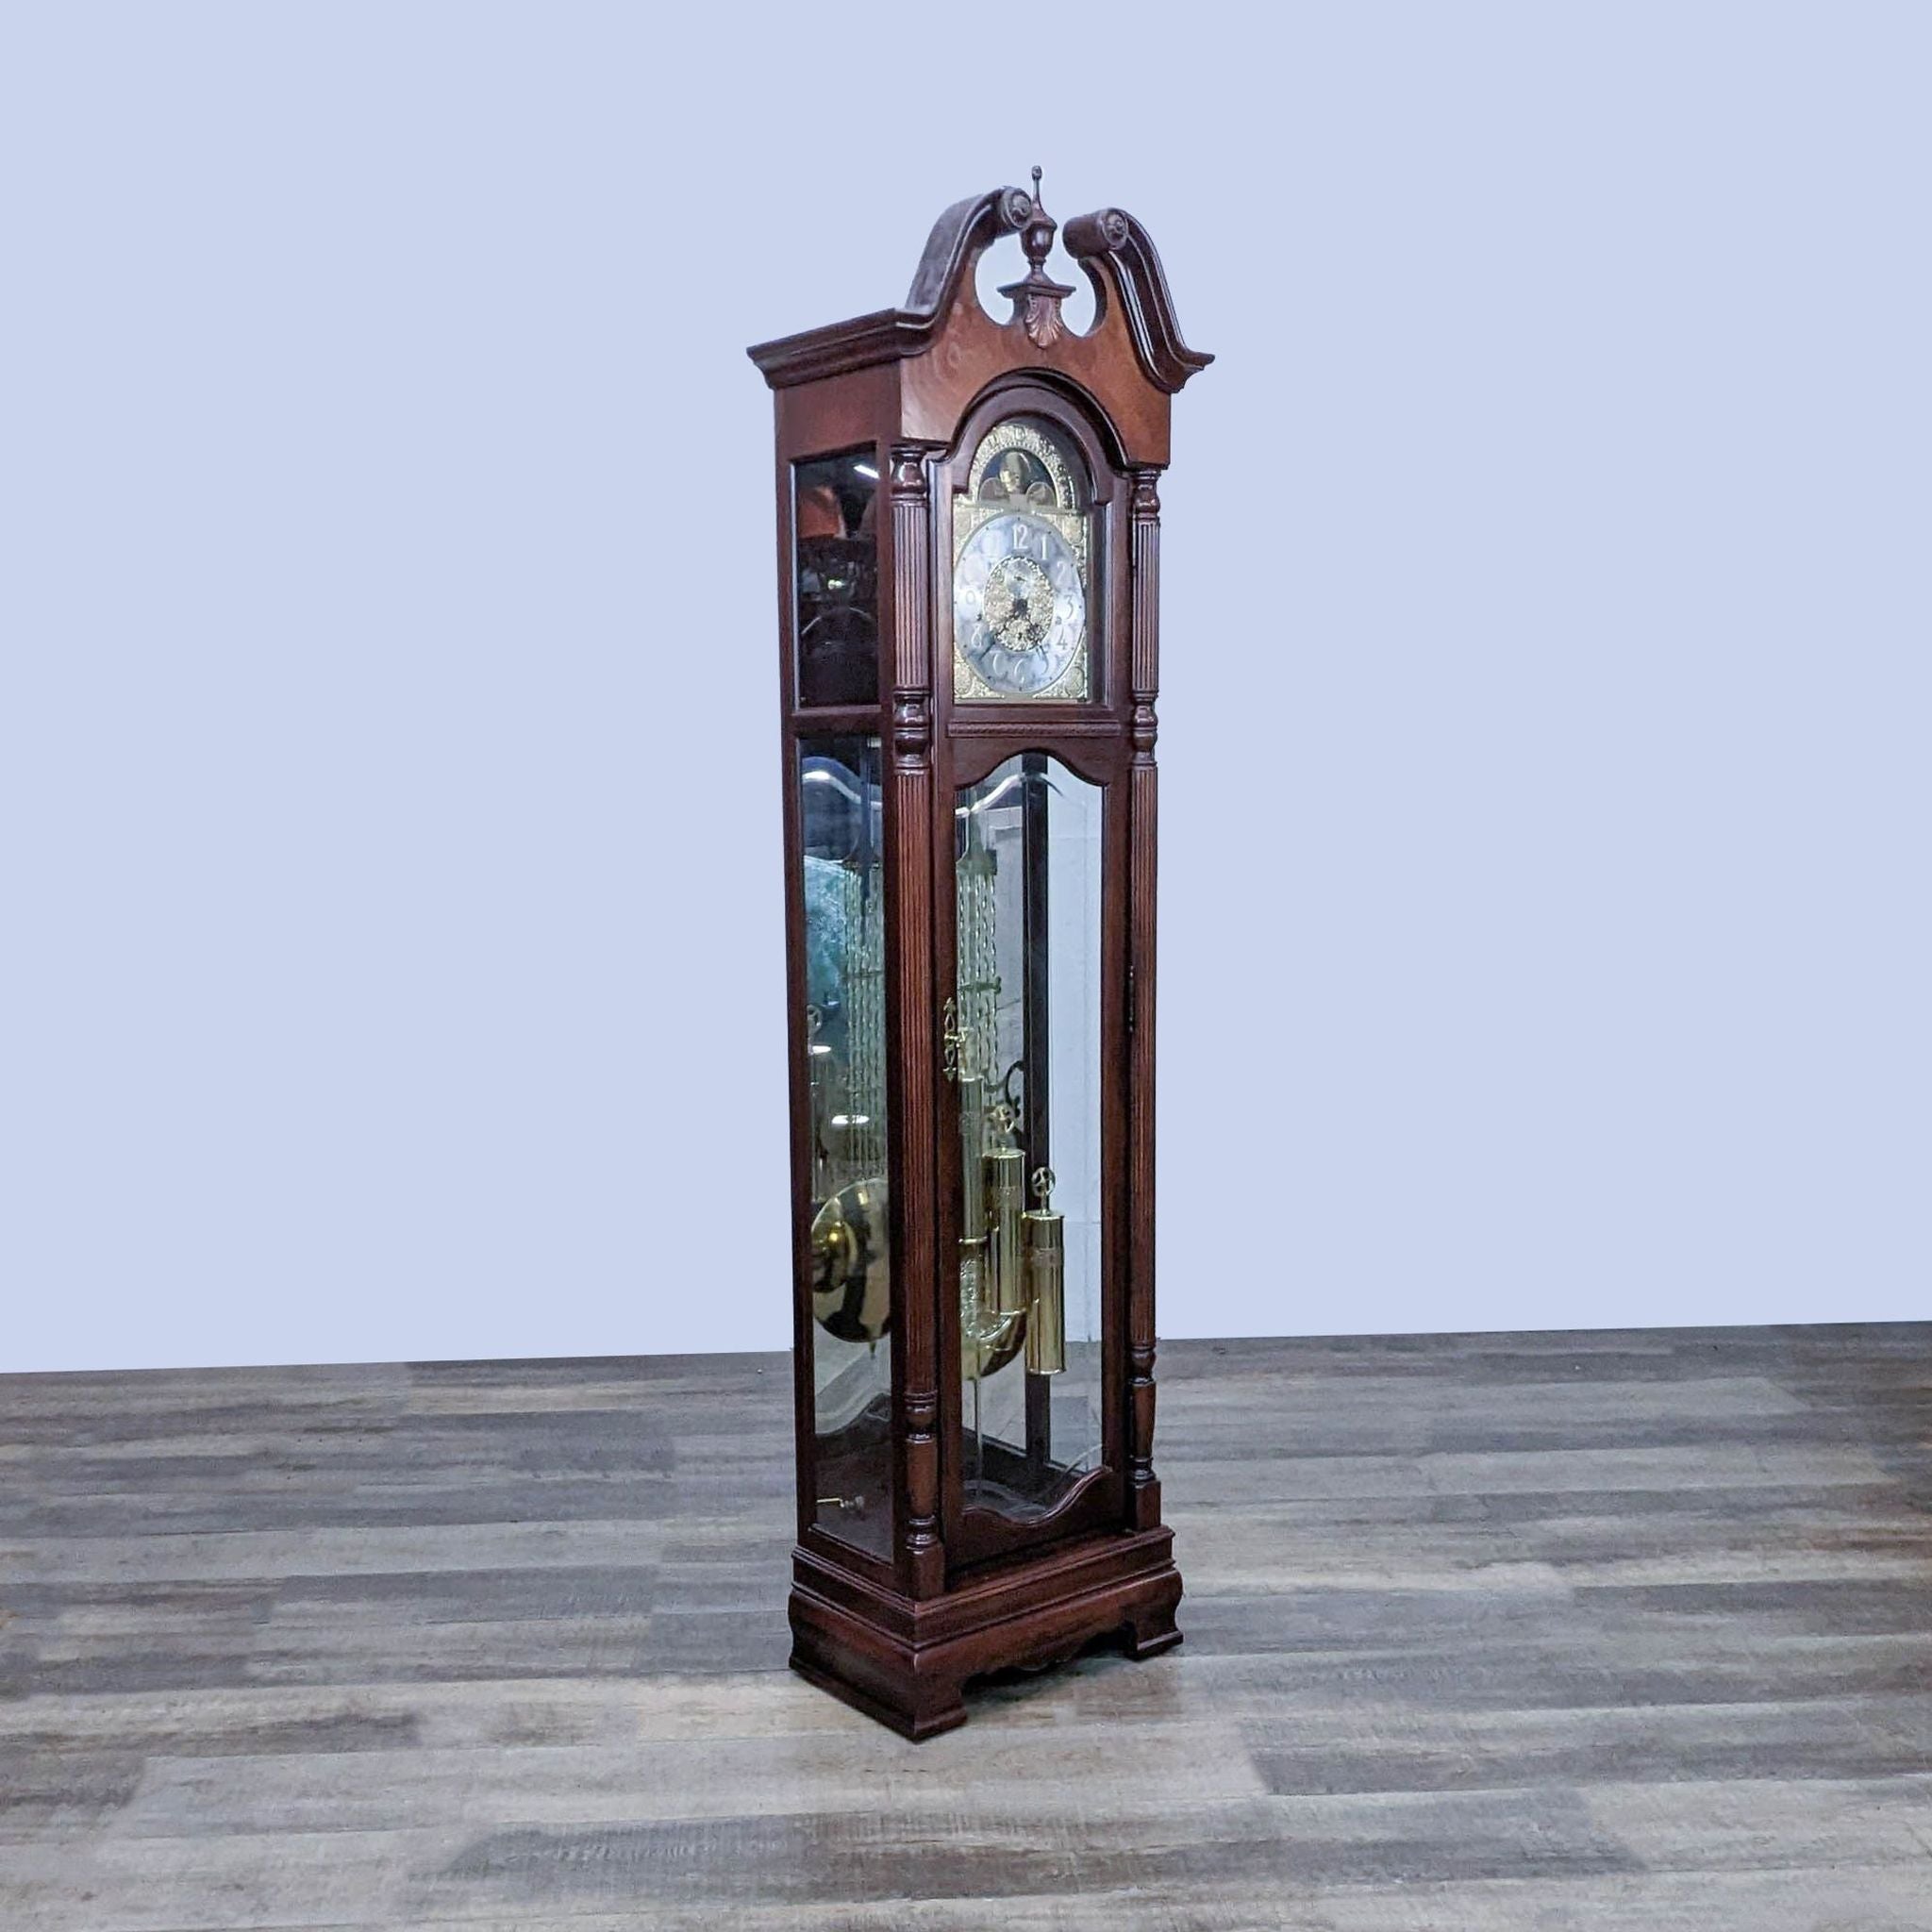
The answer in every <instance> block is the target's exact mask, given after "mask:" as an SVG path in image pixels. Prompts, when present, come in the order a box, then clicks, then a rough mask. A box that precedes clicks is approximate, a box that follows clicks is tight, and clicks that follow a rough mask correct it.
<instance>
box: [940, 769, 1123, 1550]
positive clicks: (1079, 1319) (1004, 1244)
mask: <svg viewBox="0 0 1932 1932" xmlns="http://www.w3.org/2000/svg"><path fill="white" fill-rule="evenodd" d="M1102 798H1103V793H1102V789H1101V788H1100V787H1099V786H1097V785H1093V784H1091V783H1089V782H1088V781H1087V780H1086V779H1084V778H1082V777H1080V776H1079V775H1078V774H1075V773H1074V772H1072V771H1070V770H1068V769H1067V767H1066V766H1064V765H1062V764H1061V763H1060V762H1059V761H1058V759H1057V758H1053V757H1051V756H1050V755H1049V754H1047V753H1044V752H1021V753H1018V754H1016V755H1015V756H1014V757H1012V758H1008V759H1007V760H1006V761H1005V762H1004V763H1003V764H1001V765H999V766H998V767H997V768H996V769H995V770H993V771H992V772H991V773H990V774H988V775H987V776H986V777H985V778H984V779H982V780H980V781H979V782H978V783H976V784H973V785H967V786H963V787H961V788H960V789H959V791H958V793H957V795H956V799H955V808H954V821H955V824H954V835H955V849H954V919H955V927H954V941H955V954H954V957H955V964H956V975H955V985H954V990H953V995H952V1002H951V1007H950V1008H949V1016H948V1019H949V1024H948V1026H947V1055H948V1071H949V1073H950V1074H952V1076H953V1078H954V1080H955V1084H956V1091H957V1098H958V1145H957V1148H956V1149H954V1150H951V1158H952V1163H953V1166H954V1171H955V1173H956V1174H957V1182H956V1185H957V1187H958V1196H957V1198H958V1296H959V1374H960V1377H961V1385H960V1428H961V1446H962V1458H961V1459H962V1470H961V1475H962V1483H963V1491H964V1502H965V1507H967V1508H968V1509H969V1510H971V1509H980V1510H988V1511H991V1512H993V1513H995V1514H997V1515H999V1516H1001V1517H1004V1518H1006V1519H1007V1520H1008V1521H1009V1522H1012V1523H1015V1524H1025V1523H1030V1522H1037V1521H1038V1520H1039V1519H1041V1517H1044V1516H1046V1515H1048V1514H1050V1513H1051V1512H1052V1511H1053V1510H1055V1509H1056V1508H1057V1507H1058V1506H1059V1505H1060V1504H1061V1503H1062V1502H1064V1501H1065V1500H1066V1498H1067V1497H1068V1495H1069V1494H1070V1493H1071V1491H1073V1490H1074V1488H1075V1487H1076V1486H1077V1485H1078V1483H1079V1482H1080V1480H1081V1478H1082V1477H1083V1476H1085V1475H1086V1474H1089V1473H1090V1472H1091V1471H1093V1470H1095V1469H1098V1468H1099V1467H1100V1466H1101V1463H1102V1459H1103V1450H1102V1415H1103V1404H1102V1393H1101V1391H1102V1387H1103V1383H1102V1364H1101V1307H1102V1302H1103V1295H1102V1273H1101V1271H1102V1262H1103V1255H1102V1242H1101V1230H1102V1224H1103V1221H1102V1198H1103V1191H1102V1176H1101V1158H1100V1156H1101V1091H1102V1066H1101V943H1102V937H1101V936H1102V928H1101V884H1102V850H1103V848H1102V841H1101V817H1102V809H1101V808H1102Z"/></svg>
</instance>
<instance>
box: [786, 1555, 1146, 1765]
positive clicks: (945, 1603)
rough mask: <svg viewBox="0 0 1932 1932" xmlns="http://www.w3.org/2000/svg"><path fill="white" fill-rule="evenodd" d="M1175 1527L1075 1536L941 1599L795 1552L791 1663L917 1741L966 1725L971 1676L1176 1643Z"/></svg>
mask: <svg viewBox="0 0 1932 1932" xmlns="http://www.w3.org/2000/svg"><path fill="white" fill-rule="evenodd" d="M1180 1599H1181V1578H1180V1572H1179V1571H1178V1570H1176V1569H1175V1568H1174V1535H1173V1532H1172V1531H1170V1530H1167V1529H1164V1528H1163V1529H1151V1530H1146V1531H1142V1532H1141V1533H1140V1534H1138V1535H1117V1536H1101V1537H1091V1538H1086V1539H1083V1540H1082V1541H1079V1542H1076V1543H1071V1544H1069V1545H1067V1546H1066V1547H1065V1548H1063V1549H1058V1550H1055V1551H1053V1552H1051V1553H1050V1554H1048V1555H1046V1556H1042V1557H1038V1558H1036V1559H1035V1560H1033V1561H1032V1562H1029V1563H1022V1564H1016V1565H1014V1566H1013V1567H1011V1568H1008V1569H1003V1570H1001V1571H999V1572H998V1573H997V1574H993V1575H990V1576H988V1577H985V1578H984V1579H982V1580H979V1581H976V1582H969V1583H966V1584H963V1585H961V1587H960V1588H958V1589H957V1590H954V1591H948V1592H947V1593H946V1594H945V1595H944V1596H941V1597H934V1598H932V1599H930V1600H927V1601H920V1600H916V1599H914V1598H911V1597H906V1596H901V1595H899V1594H898V1593H897V1592H896V1591H889V1590H885V1589H882V1588H880V1587H879V1586H878V1585H876V1584H873V1583H869V1582H866V1581H864V1580H863V1579H861V1578H858V1577H856V1576H853V1575H851V1574H848V1573H846V1572H845V1571H843V1570H841V1569H839V1568H838V1567H837V1566H835V1565H834V1564H832V1563H829V1562H827V1561H826V1560H825V1559H824V1557H819V1556H817V1555H815V1554H814V1553H813V1552H811V1551H809V1550H803V1549H801V1550H798V1551H796V1552H795V1553H794V1555H793V1557H792V1585H791V1668H792V1669H793V1670H795V1671H796V1672H797V1673H798V1674H800V1675H801V1676H803V1677H806V1678H808V1679H809V1680H810V1681H811V1682H812V1683H814V1684H817V1685H819V1686H820V1687H821V1688H823V1689H824V1690H826V1691H831V1692H832V1694H833V1695H834V1696H836V1697H841V1698H842V1699H843V1700H844V1701H845V1702H846V1703H847V1704H850V1705H852V1706H853V1707H855V1708H856V1709H858V1710H862V1711H864V1712H865V1714H866V1715H867V1716H868V1717H874V1718H876V1719H878V1721H879V1722H880V1723H881V1724H890V1725H891V1728H892V1729H893V1730H895V1731H897V1732H899V1733H900V1735H901V1736H903V1737H907V1738H911V1739H913V1740H920V1739H924V1738H930V1737H935V1736H937V1735H938V1734H939V1733H940V1732H941V1731H949V1730H951V1729H953V1727H954V1726H955V1725H957V1724H964V1723H965V1722H966V1706H965V1702H964V1700H963V1697H962V1695H961V1692H962V1691H963V1690H964V1687H965V1685H966V1683H967V1681H968V1679H970V1678H973V1677H979V1676H984V1675H985V1674H987V1673H988V1672H990V1671H1001V1670H1009V1669H1014V1668H1024V1669H1041V1668H1044V1667H1045V1666H1047V1665H1049V1664H1055V1663H1060V1662H1063V1661H1065V1659H1066V1658H1068V1657H1073V1656H1074V1654H1075V1653H1076V1652H1078V1651H1081V1650H1084V1649H1085V1648H1086V1647H1087V1646H1088V1645H1089V1644H1091V1643H1093V1642H1096V1641H1099V1640H1100V1639H1102V1638H1107V1637H1116V1638H1118V1639H1119V1641H1120V1642H1121V1645H1122V1647H1123V1648H1124V1650H1125V1652H1126V1653H1127V1655H1128V1656H1129V1657H1155V1656H1158V1654H1159V1653H1160V1652H1161V1651H1163V1650H1172V1649H1173V1648H1174V1645H1175V1644H1176V1643H1178V1642H1179V1641H1181V1633H1180V1631H1179V1630H1178V1629H1176V1628H1175V1627H1174V1609H1175V1607H1176V1606H1177V1605H1178V1604H1179V1602H1180Z"/></svg>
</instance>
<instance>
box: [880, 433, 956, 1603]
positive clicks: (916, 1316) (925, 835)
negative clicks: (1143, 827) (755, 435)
mask: <svg viewBox="0 0 1932 1932" xmlns="http://www.w3.org/2000/svg"><path fill="white" fill-rule="evenodd" d="M930 447H931V445H928V444H925V443H919V442H903V443H894V444H893V445H892V450H891V470H890V473H889V476H890V495H891V508H892V525H891V542H892V558H891V562H892V570H891V634H890V635H891V720H892V724H891V754H890V758H891V761H890V766H889V771H890V787H891V789H890V803H889V809H888V813H887V819H886V863H887V867H888V874H889V885H888V890H889V891H891V893H892V895H893V905H894V907H895V908H896V910H895V915H894V917H893V919H892V921H891V930H892V932H893V934H894V936H895V941H896V943H895V944H894V946H893V948H892V953H891V958H890V960H889V962H888V970H889V974H890V981H889V984H890V990H891V997H890V998H889V999H888V1001H887V1006H886V1010H887V1013H888V1014H889V1015H890V1016H891V1018H890V1024H891V1039H890V1050H891V1057H892V1093H893V1101H892V1108H891V1137H892V1166H893V1173H894V1174H895V1175H896V1176H897V1178H896V1180H895V1182H894V1188H895V1195H896V1197H895V1199H894V1200H893V1203H892V1297H893V1303H894V1309H893V1324H892V1336H893V1382H894V1386H895V1387H896V1389H897V1391H898V1407H899V1414H898V1426H897V1428H896V1430H895V1431H894V1433H895V1436H896V1438H897V1441H898V1458H899V1459H898V1488H899V1510H898V1522H899V1552H898V1563H897V1569H898V1574H899V1584H900V1588H901V1589H903V1590H905V1591H907V1592H908V1594H909V1595H912V1596H936V1595H938V1594H939V1593H940V1591H941V1590H943V1589H944V1587H945V1568H946V1566H945V1550H944V1547H943V1545H942V1544H941V1540H940V1441H939V1416H940V1398H939V1363H938V1355H939V1335H938V1322H937V1316H938V1307H937V1303H936V1298H935V1287H934V1284H935V1281H936V1279H937V1270H938V1257H937V1252H936V1249H935V1245H934V1244H935V1240H936V1236H935V1233H934V1230H935V1228H936V1226H937V1224H938V1219H939V1202H938V1199H937V1197H936V1185H937V1180H936V1174H935V1172H934V1158H933V1148H934V1145H935V1142H936V1139H937V1129H936V1127H935V1124H934V1110H935V1108H936V1107H937V1105H938V1100H937V1095H936V1093H935V1091H934V1081H935V1069H936V1067H937V1064H938V1059H939V1051H938V1039H937V1032H938V1024H939V1022H938V1001H937V999H936V997H935V994H934V988H933V958H932V932H933V864H932V824H933V782H934V780H933V704H932V635H931V633H932V598H931V587H930V564H929V558H930V550H931V541H932V530H931V523H932V500H931V491H930V487H929V484H928V481H927V475H926V457H927V454H928V451H929V449H930Z"/></svg>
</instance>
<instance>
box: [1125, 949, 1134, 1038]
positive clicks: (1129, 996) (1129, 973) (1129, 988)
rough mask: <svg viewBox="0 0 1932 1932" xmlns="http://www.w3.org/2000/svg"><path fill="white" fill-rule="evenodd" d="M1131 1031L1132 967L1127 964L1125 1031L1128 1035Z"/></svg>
mask: <svg viewBox="0 0 1932 1932" xmlns="http://www.w3.org/2000/svg"><path fill="white" fill-rule="evenodd" d="M1133 1030H1134V969H1133V966H1132V965H1131V964H1129V965H1128V967H1127V1031H1128V1032H1129V1033H1131V1032H1132V1031H1133Z"/></svg>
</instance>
